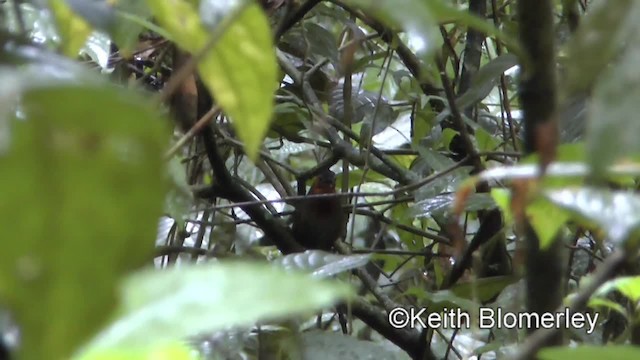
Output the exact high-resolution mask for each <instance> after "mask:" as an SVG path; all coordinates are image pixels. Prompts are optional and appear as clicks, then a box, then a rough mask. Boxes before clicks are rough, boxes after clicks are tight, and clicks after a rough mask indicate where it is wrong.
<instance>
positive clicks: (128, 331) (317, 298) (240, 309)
mask: <svg viewBox="0 0 640 360" xmlns="http://www.w3.org/2000/svg"><path fill="white" fill-rule="evenodd" d="M351 294H352V293H351V289H350V288H349V287H348V286H347V285H344V284H339V283H332V282H329V281H326V280H319V279H316V278H313V277H311V276H310V275H307V274H302V273H294V272H286V271H285V270H283V269H281V268H279V267H276V266H273V265H268V264H253V263H242V262H230V263H217V264H207V265H191V266H186V267H181V268H172V269H169V270H164V271H147V272H142V273H139V274H137V275H135V276H133V277H131V278H130V279H129V280H128V281H127V282H126V283H125V284H124V286H123V288H122V299H123V301H122V309H121V314H122V317H121V318H120V319H119V320H117V321H116V322H115V323H113V324H112V326H110V327H109V328H108V329H107V330H106V331H104V332H103V333H102V334H101V335H99V336H98V337H97V338H96V339H95V341H94V342H93V343H92V344H91V346H90V348H89V349H88V350H87V352H88V353H91V352H93V351H98V350H100V349H104V348H116V347H117V348H129V347H131V348H133V347H141V346H148V347H152V346H154V345H157V344H160V343H164V342H171V341H175V340H177V339H182V338H185V337H188V336H193V335H197V334H198V333H201V332H204V331H208V332H212V331H217V330H223V329H227V328H229V327H234V326H251V325H253V324H255V323H256V322H259V321H263V320H274V319H278V318H282V317H285V316H291V315H298V314H304V313H312V312H313V311H315V310H318V309H320V308H323V307H326V306H329V305H331V304H333V303H335V302H336V301H338V300H340V299H343V298H345V297H348V296H350V295H351Z"/></svg>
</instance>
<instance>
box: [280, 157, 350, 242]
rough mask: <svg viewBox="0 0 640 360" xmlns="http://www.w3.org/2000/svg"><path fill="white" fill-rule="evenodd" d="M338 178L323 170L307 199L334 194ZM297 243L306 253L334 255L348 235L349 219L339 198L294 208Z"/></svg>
mask: <svg viewBox="0 0 640 360" xmlns="http://www.w3.org/2000/svg"><path fill="white" fill-rule="evenodd" d="M335 193H336V174H335V173H334V172H333V171H331V170H328V169H327V170H323V171H322V172H320V173H319V174H318V176H317V177H316V178H315V180H314V182H313V184H312V186H311V188H310V189H309V192H308V195H320V194H335ZM294 206H295V210H294V212H293V215H292V218H293V225H292V228H291V230H292V232H293V237H294V239H295V240H296V241H297V242H298V243H299V244H300V245H302V246H304V247H305V248H307V249H313V250H324V251H331V250H332V249H333V246H334V244H335V242H336V240H337V239H338V238H340V237H344V235H345V233H346V225H347V224H346V223H347V221H346V220H347V218H346V216H345V213H344V211H343V210H342V201H341V199H340V198H339V197H337V196H335V197H322V198H311V199H304V200H300V201H298V203H297V204H294Z"/></svg>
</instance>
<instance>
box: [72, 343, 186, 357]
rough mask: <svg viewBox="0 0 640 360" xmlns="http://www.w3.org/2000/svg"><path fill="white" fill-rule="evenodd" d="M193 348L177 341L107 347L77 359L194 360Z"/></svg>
mask: <svg viewBox="0 0 640 360" xmlns="http://www.w3.org/2000/svg"><path fill="white" fill-rule="evenodd" d="M192 354H193V350H192V349H191V348H190V347H189V346H188V345H187V344H185V343H184V342H182V341H176V342H169V343H167V344H161V345H159V346H152V347H140V348H132V349H106V350H97V351H95V352H92V353H87V354H85V355H83V356H79V357H76V359H77V360H192V359H193V355H192Z"/></svg>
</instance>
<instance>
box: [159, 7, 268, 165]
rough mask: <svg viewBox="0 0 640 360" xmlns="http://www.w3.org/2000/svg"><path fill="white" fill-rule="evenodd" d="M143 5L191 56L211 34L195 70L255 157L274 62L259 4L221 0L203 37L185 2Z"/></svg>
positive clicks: (263, 128)
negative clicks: (217, 19) (217, 20)
mask: <svg viewBox="0 0 640 360" xmlns="http://www.w3.org/2000/svg"><path fill="white" fill-rule="evenodd" d="M147 4H148V5H149V8H150V9H151V10H152V12H153V14H154V15H155V17H156V18H157V19H158V21H159V22H160V23H161V24H162V25H163V26H164V27H165V28H166V30H167V31H168V32H169V33H170V34H171V35H172V37H173V38H174V40H176V41H177V42H178V44H179V45H180V46H182V47H183V48H184V49H185V50H187V51H189V52H191V53H194V54H197V53H199V52H201V51H202V50H203V49H204V47H205V46H206V45H207V44H208V42H209V41H211V39H210V38H211V37H212V36H213V37H214V39H215V38H216V37H217V41H216V42H215V45H214V46H213V48H212V49H211V50H210V51H209V52H208V53H207V54H206V55H205V56H204V57H203V59H202V61H201V62H200V63H199V66H198V69H199V71H200V75H201V76H202V80H203V82H204V84H205V85H206V86H207V88H208V89H209V90H211V91H212V93H213V96H214V97H215V99H216V101H217V102H218V103H219V104H220V105H221V106H222V108H223V109H224V111H225V113H226V114H227V115H229V117H231V119H232V122H233V124H234V127H235V128H236V131H237V132H238V136H239V137H240V139H241V140H242V141H243V142H244V149H245V152H246V153H247V155H248V156H249V158H251V159H254V160H255V159H256V157H257V156H258V151H259V148H260V146H261V144H262V140H263V139H264V137H265V135H266V133H267V131H268V129H269V124H270V121H271V117H272V115H273V106H274V105H273V92H274V90H275V89H276V85H277V80H278V79H277V64H276V60H275V54H274V50H273V40H272V35H271V27H270V26H269V22H268V20H267V19H266V17H265V15H264V13H263V12H262V10H261V9H260V7H259V6H258V5H257V4H255V3H253V2H251V3H249V4H248V5H247V4H238V3H234V4H227V5H229V6H228V7H224V6H222V7H215V8H214V9H216V10H220V11H225V14H224V21H222V23H221V24H218V25H217V26H216V27H215V29H214V31H213V35H209V34H210V31H208V30H207V28H206V27H205V25H204V24H203V23H202V22H201V20H200V18H199V16H198V13H197V11H196V10H195V9H194V8H193V6H192V5H191V4H190V3H189V2H187V1H186V0H176V1H172V2H168V1H153V0H148V1H147Z"/></svg>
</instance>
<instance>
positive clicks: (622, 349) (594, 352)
mask: <svg viewBox="0 0 640 360" xmlns="http://www.w3.org/2000/svg"><path fill="white" fill-rule="evenodd" d="M538 358H539V359H541V360H564V359H583V360H601V359H620V360H623V359H629V360H632V359H638V358H640V349H639V348H637V347H634V346H625V345H616V346H613V345H608V346H578V347H575V348H569V347H554V348H547V349H543V350H542V351H540V353H538Z"/></svg>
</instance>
